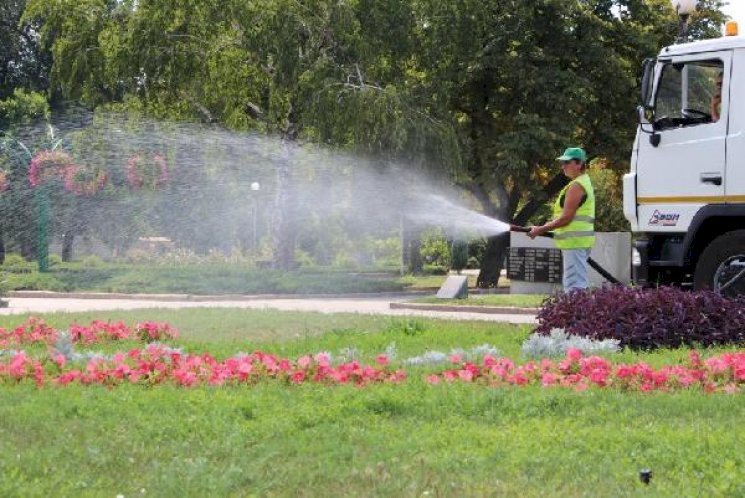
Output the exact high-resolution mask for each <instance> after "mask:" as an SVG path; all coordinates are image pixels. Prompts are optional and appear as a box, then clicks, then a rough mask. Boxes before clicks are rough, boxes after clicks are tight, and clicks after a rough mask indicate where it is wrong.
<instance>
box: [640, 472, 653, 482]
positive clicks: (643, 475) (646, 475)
mask: <svg viewBox="0 0 745 498" xmlns="http://www.w3.org/2000/svg"><path fill="white" fill-rule="evenodd" d="M639 480H640V481H641V482H643V483H644V484H649V481H651V480H652V471H651V470H649V469H642V470H640V471H639Z"/></svg>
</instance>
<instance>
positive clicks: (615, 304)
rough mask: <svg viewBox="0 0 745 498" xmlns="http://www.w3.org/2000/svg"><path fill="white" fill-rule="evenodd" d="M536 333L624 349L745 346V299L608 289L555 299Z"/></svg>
mask: <svg viewBox="0 0 745 498" xmlns="http://www.w3.org/2000/svg"><path fill="white" fill-rule="evenodd" d="M537 318H538V328H537V329H536V332H537V333H539V334H543V335H549V334H550V333H551V331H552V330H553V329H564V330H565V331H566V332H567V333H569V334H573V335H577V336H582V337H587V338H589V339H594V340H604V339H616V340H618V341H620V345H621V347H625V346H628V347H631V348H636V349H651V348H658V347H679V346H682V345H690V346H713V345H720V344H742V343H743V342H745V297H740V298H738V299H735V300H730V299H727V298H724V297H722V296H720V295H718V294H716V293H714V292H689V291H684V290H681V289H678V288H674V287H660V288H658V289H639V288H629V287H620V286H616V287H604V288H600V289H591V290H588V291H574V292H570V293H567V294H556V295H554V296H552V297H550V298H549V299H547V300H546V302H545V303H544V305H543V307H542V308H541V310H540V311H539V313H538V317H537Z"/></svg>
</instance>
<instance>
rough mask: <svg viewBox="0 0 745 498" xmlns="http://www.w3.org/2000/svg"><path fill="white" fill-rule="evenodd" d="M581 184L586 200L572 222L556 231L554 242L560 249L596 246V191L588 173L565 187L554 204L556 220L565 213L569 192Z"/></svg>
mask: <svg viewBox="0 0 745 498" xmlns="http://www.w3.org/2000/svg"><path fill="white" fill-rule="evenodd" d="M575 183H579V184H580V186H581V187H582V188H583V189H584V190H585V196H586V197H585V198H584V200H583V202H582V203H581V204H580V206H579V208H577V212H576V213H575V215H574V218H573V219H572V221H571V222H570V223H569V224H568V225H566V226H563V227H561V228H557V229H556V230H554V241H555V242H556V247H558V248H559V249H587V248H590V247H592V246H594V245H595V191H594V190H593V188H592V182H591V181H590V177H589V176H588V175H587V173H584V174H582V175H580V176H578V177H577V178H575V179H574V180H572V181H571V182H569V184H568V185H567V186H566V187H564V189H563V190H562V191H561V193H560V194H559V197H558V199H556V202H555V203H554V219H556V218H558V217H559V216H561V213H562V212H563V211H564V198H565V197H566V193H567V190H569V188H570V187H571V186H572V185H574V184H575Z"/></svg>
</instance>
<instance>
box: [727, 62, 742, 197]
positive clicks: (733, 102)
mask: <svg viewBox="0 0 745 498" xmlns="http://www.w3.org/2000/svg"><path fill="white" fill-rule="evenodd" d="M730 76H731V77H730V80H729V85H727V86H724V87H723V89H724V92H723V93H726V94H728V95H729V96H730V101H729V102H730V105H729V111H730V112H729V137H728V138H727V187H726V191H725V195H726V196H727V202H728V203H736V204H742V203H745V95H743V90H745V50H738V51H736V52H735V53H734V54H733V56H732V72H731V75H730ZM725 83H726V81H725ZM735 89H738V91H735Z"/></svg>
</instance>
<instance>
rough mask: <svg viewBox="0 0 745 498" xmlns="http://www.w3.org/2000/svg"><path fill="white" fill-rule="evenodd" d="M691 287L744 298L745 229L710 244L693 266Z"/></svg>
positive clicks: (729, 233) (723, 236)
mask: <svg viewBox="0 0 745 498" xmlns="http://www.w3.org/2000/svg"><path fill="white" fill-rule="evenodd" d="M693 288H694V289H695V290H704V289H709V290H713V291H715V292H718V293H720V294H722V295H723V296H726V297H734V296H737V295H745V230H735V231H734V232H728V233H725V234H724V235H722V236H721V237H717V238H716V239H714V241H713V242H712V243H711V244H709V246H708V247H707V248H706V249H705V250H704V252H703V253H702V254H701V257H700V258H699V260H698V264H697V265H696V272H695V273H694V276H693Z"/></svg>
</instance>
